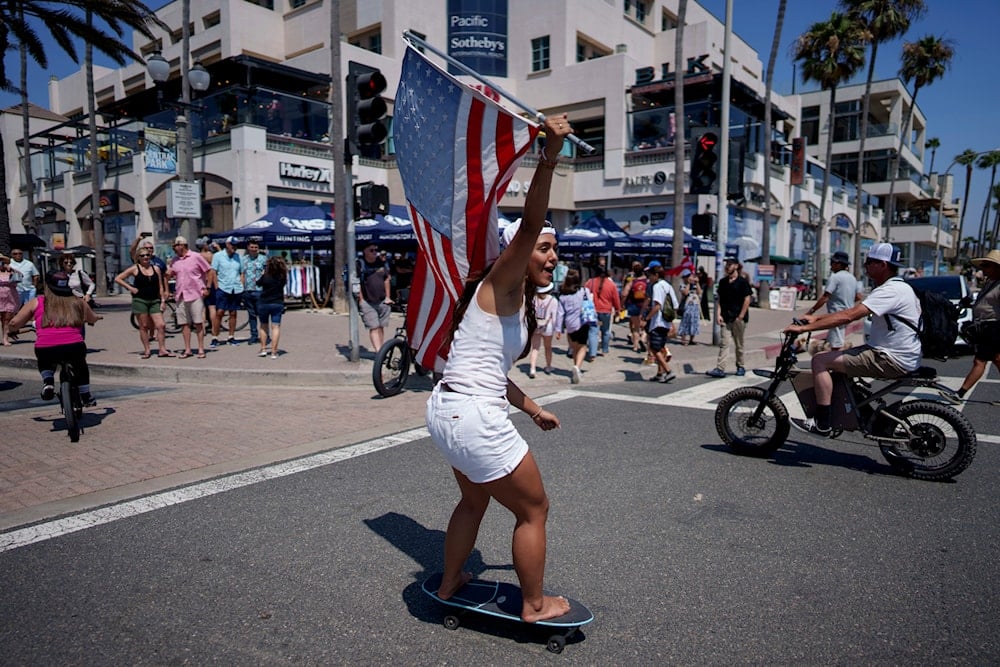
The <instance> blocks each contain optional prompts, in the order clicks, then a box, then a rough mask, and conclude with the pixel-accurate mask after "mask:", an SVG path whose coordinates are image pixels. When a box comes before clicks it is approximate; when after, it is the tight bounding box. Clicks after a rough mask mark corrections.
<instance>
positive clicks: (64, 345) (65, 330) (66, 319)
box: [13, 271, 102, 407]
mask: <svg viewBox="0 0 1000 667" xmlns="http://www.w3.org/2000/svg"><path fill="white" fill-rule="evenodd" d="M69 282H70V276H69V274H68V273H66V272H65V271H50V272H49V273H47V274H45V294H44V296H36V297H35V298H34V299H31V300H30V301H28V303H26V304H24V306H22V307H21V310H20V311H18V313H17V315H15V316H14V319H13V324H14V326H17V327H22V326H24V325H25V324H26V323H27V322H28V320H29V319H32V318H34V321H35V331H36V332H37V334H36V336H37V337H36V339H35V358H36V359H37V360H38V372H39V373H40V374H41V376H42V400H43V401H51V400H52V399H53V398H55V395H56V389H55V373H56V367H57V366H58V365H59V364H61V363H69V364H71V365H72V366H73V373H74V376H75V378H76V385H77V387H78V388H79V390H80V401H81V402H82V403H83V405H84V406H86V407H93V406H95V405H97V401H95V400H94V397H93V396H91V394H90V368H89V367H88V366H87V344H86V343H84V342H83V334H82V333H81V332H80V330H81V328H82V327H83V325H84V323H86V324H94V323H96V322H97V321H98V320H100V319H102V318H101V316H100V315H97V314H95V313H94V311H93V310H91V308H90V306H89V305H88V304H87V303H86V302H85V301H84V300H83V299H80V298H78V297H76V296H74V295H73V289H72V288H71V287H70V286H69Z"/></svg>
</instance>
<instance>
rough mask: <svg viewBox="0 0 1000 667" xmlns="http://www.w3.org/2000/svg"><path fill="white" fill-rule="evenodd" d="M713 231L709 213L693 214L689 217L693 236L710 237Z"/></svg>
mask: <svg viewBox="0 0 1000 667" xmlns="http://www.w3.org/2000/svg"><path fill="white" fill-rule="evenodd" d="M713 231H714V230H713V229H712V214H711V213H695V214H694V215H692V216H691V233H692V234H693V235H694V236H711V235H712V233H713Z"/></svg>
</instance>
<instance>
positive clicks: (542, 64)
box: [531, 35, 551, 72]
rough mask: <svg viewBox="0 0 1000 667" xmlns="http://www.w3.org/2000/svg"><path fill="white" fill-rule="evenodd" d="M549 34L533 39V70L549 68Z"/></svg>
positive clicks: (538, 70)
mask: <svg viewBox="0 0 1000 667" xmlns="http://www.w3.org/2000/svg"><path fill="white" fill-rule="evenodd" d="M550 65H551V62H550V59H549V36H548V35H545V36H544V37H536V38H535V39H533V40H531V71H532V72H541V71H543V70H547V69H549V67H550Z"/></svg>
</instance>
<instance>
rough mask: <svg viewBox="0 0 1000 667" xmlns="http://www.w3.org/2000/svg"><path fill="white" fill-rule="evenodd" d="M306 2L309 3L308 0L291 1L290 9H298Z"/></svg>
mask: <svg viewBox="0 0 1000 667" xmlns="http://www.w3.org/2000/svg"><path fill="white" fill-rule="evenodd" d="M307 2H309V0H292V1H291V6H292V9H298V8H299V7H301V6H303V5H304V4H306V3H307Z"/></svg>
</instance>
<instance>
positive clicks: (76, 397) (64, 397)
mask: <svg viewBox="0 0 1000 667" xmlns="http://www.w3.org/2000/svg"><path fill="white" fill-rule="evenodd" d="M59 404H60V405H61V406H62V414H63V418H64V419H65V420H66V430H67V431H68V432H69V441H70V442H79V441H80V431H81V430H82V429H81V428H80V419H81V418H83V400H82V399H81V398H80V388H79V387H78V386H77V384H76V376H75V375H74V374H73V364H71V363H69V362H68V361H61V362H59Z"/></svg>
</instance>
